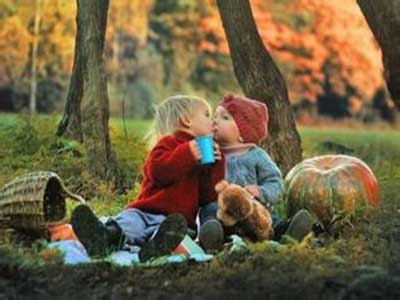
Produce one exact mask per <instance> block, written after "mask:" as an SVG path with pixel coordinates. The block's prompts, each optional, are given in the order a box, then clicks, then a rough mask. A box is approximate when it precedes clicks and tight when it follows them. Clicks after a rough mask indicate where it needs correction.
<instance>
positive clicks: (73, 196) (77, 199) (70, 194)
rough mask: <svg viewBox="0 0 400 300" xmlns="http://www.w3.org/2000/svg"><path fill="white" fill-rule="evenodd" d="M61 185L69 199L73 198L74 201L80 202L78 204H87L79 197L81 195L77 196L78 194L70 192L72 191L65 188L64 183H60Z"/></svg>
mask: <svg viewBox="0 0 400 300" xmlns="http://www.w3.org/2000/svg"><path fill="white" fill-rule="evenodd" d="M60 183H61V187H62V189H63V191H64V193H65V194H66V195H67V196H68V197H69V198H71V199H72V200H75V201H78V202H80V203H82V204H86V200H85V199H83V198H82V197H81V196H79V195H77V194H74V193H72V192H70V191H69V190H68V189H67V188H66V187H65V186H64V184H63V183H62V182H60Z"/></svg>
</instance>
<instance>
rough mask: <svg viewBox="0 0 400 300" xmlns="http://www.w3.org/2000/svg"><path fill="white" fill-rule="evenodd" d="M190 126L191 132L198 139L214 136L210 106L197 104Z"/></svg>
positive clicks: (194, 106) (194, 107) (194, 105)
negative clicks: (199, 137)
mask: <svg viewBox="0 0 400 300" xmlns="http://www.w3.org/2000/svg"><path fill="white" fill-rule="evenodd" d="M188 125H189V130H190V132H191V133H192V134H193V135H194V136H196V137H197V136H202V135H209V134H212V121H211V119H210V111H209V108H208V106H207V105H205V104H204V103H202V102H195V103H194V104H193V112H192V114H191V116H190V120H189V123H188Z"/></svg>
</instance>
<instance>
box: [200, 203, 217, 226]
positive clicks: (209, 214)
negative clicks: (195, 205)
mask: <svg viewBox="0 0 400 300" xmlns="http://www.w3.org/2000/svg"><path fill="white" fill-rule="evenodd" d="M217 209H218V206H217V202H210V203H208V204H206V205H204V206H202V207H200V212H199V219H200V226H201V225H203V224H204V223H205V222H206V221H208V220H211V219H216V218H217Z"/></svg>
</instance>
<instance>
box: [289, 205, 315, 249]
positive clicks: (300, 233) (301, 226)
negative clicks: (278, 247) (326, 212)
mask: <svg viewBox="0 0 400 300" xmlns="http://www.w3.org/2000/svg"><path fill="white" fill-rule="evenodd" d="M313 224H314V221H313V218H312V216H311V214H310V213H309V212H308V211H307V210H305V209H301V210H299V211H298V212H297V213H296V214H295V215H294V216H293V218H292V219H291V220H290V222H289V226H288V228H287V230H286V232H285V234H287V235H289V236H290V237H292V238H294V239H296V240H298V241H302V240H303V239H304V238H305V236H306V235H307V234H309V233H310V232H311V231H312V229H313Z"/></svg>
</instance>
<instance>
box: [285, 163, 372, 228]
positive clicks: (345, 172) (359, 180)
mask: <svg viewBox="0 0 400 300" xmlns="http://www.w3.org/2000/svg"><path fill="white" fill-rule="evenodd" d="M285 200H286V201H287V202H286V203H287V213H288V216H289V217H291V216H293V215H294V214H295V213H296V212H297V211H298V210H300V209H302V208H304V209H307V210H308V211H310V213H312V214H313V216H314V217H316V218H317V219H318V221H319V222H320V223H321V224H322V225H323V226H324V227H325V228H326V229H328V228H329V227H330V226H331V225H332V224H333V223H334V222H335V221H336V220H339V219H342V220H343V219H347V220H348V219H349V218H350V217H352V216H355V215H356V216H358V215H359V214H358V213H361V214H363V213H364V212H366V210H365V209H366V208H368V207H376V206H378V204H379V191H378V183H377V180H376V178H375V176H374V174H373V173H372V171H371V169H370V168H369V167H368V166H367V165H366V164H365V163H364V162H363V161H361V160H360V159H358V158H356V157H352V156H347V155H323V156H317V157H314V158H310V159H306V160H304V161H302V162H300V163H299V164H297V165H296V166H294V167H293V169H291V170H290V171H289V173H288V174H287V176H286V178H285Z"/></svg>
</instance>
